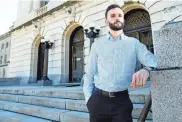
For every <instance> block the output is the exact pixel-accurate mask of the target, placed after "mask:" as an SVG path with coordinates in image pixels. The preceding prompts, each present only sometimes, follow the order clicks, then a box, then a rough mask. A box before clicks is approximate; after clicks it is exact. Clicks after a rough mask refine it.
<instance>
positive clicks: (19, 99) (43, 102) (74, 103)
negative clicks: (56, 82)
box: [0, 94, 152, 119]
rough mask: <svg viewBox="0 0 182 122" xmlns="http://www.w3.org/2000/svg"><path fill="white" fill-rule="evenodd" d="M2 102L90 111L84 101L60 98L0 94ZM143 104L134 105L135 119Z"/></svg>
mask: <svg viewBox="0 0 182 122" xmlns="http://www.w3.org/2000/svg"><path fill="white" fill-rule="evenodd" d="M0 100H4V101H10V102H11V103H12V102H16V103H20V104H21V103H24V104H29V105H30V104H31V105H35V106H38V107H39V106H43V107H53V108H57V109H64V110H74V111H81V112H88V109H87V107H86V105H85V101H84V100H70V99H59V98H45V97H35V96H20V95H7V96H6V95H5V94H0ZM143 106H144V105H143V104H133V107H134V109H133V117H134V118H138V117H139V114H140V113H141V111H142V109H143ZM147 118H148V119H152V114H151V113H149V115H148V117H147Z"/></svg>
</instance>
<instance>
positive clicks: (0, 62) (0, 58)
mask: <svg viewBox="0 0 182 122" xmlns="http://www.w3.org/2000/svg"><path fill="white" fill-rule="evenodd" d="M2 63H3V56H1V57H0V64H2Z"/></svg>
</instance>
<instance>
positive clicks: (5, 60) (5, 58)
mask: <svg viewBox="0 0 182 122" xmlns="http://www.w3.org/2000/svg"><path fill="white" fill-rule="evenodd" d="M6 62H7V55H5V57H4V63H6Z"/></svg>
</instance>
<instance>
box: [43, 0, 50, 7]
mask: <svg viewBox="0 0 182 122" xmlns="http://www.w3.org/2000/svg"><path fill="white" fill-rule="evenodd" d="M48 3H49V0H44V1H41V7H42V6H45V5H47V4H48Z"/></svg>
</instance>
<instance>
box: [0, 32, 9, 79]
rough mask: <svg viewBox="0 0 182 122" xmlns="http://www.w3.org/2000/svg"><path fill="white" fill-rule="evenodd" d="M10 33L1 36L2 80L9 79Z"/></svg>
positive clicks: (0, 61)
mask: <svg viewBox="0 0 182 122" xmlns="http://www.w3.org/2000/svg"><path fill="white" fill-rule="evenodd" d="M10 40H11V36H10V33H5V34H3V35H1V36H0V78H6V77H7V71H8V65H9V63H10V62H9V55H10V42H11V41H10Z"/></svg>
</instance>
